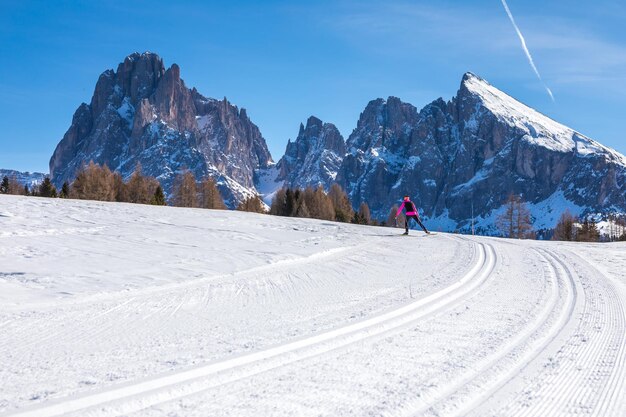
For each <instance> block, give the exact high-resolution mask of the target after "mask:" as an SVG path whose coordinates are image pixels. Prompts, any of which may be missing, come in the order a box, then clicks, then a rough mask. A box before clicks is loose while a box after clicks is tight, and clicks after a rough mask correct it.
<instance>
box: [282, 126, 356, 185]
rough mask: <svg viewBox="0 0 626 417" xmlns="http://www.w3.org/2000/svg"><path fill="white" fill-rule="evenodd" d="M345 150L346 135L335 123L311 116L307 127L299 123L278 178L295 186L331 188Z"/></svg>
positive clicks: (288, 146) (283, 159) (289, 143)
mask: <svg viewBox="0 0 626 417" xmlns="http://www.w3.org/2000/svg"><path fill="white" fill-rule="evenodd" d="M345 153H346V146H345V142H344V139H343V137H342V136H341V133H339V130H338V129H337V128H336V127H335V125H333V124H332V123H323V122H322V121H321V120H320V119H318V118H317V117H315V116H311V117H309V119H308V120H307V122H306V127H305V126H304V125H302V124H300V131H299V132H298V137H297V138H296V140H295V141H294V142H291V141H289V142H288V143H287V149H286V150H285V155H284V156H283V157H282V158H281V160H280V161H279V162H278V164H277V169H278V170H279V174H278V180H281V181H284V182H285V184H286V185H288V186H290V187H296V188H305V187H307V186H313V187H316V186H318V185H322V186H324V187H326V188H328V186H329V184H331V183H332V182H333V181H335V180H336V177H337V172H338V171H339V168H340V166H341V162H342V159H343V156H344V155H345Z"/></svg>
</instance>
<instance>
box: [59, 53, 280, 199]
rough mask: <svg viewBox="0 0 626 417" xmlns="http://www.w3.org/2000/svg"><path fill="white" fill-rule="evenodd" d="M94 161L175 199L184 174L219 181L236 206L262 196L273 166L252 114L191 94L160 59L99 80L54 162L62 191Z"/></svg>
mask: <svg viewBox="0 0 626 417" xmlns="http://www.w3.org/2000/svg"><path fill="white" fill-rule="evenodd" d="M90 160H93V161H94V162H96V163H99V164H106V165H107V166H109V168H111V169H113V170H117V171H119V172H121V173H122V175H123V176H126V177H127V176H129V175H130V174H131V173H132V172H133V171H134V169H135V167H136V166H137V163H141V165H142V169H143V172H144V174H147V175H151V176H154V177H156V178H157V179H159V180H160V181H161V183H162V184H163V186H164V189H165V190H166V192H168V193H169V192H171V188H172V183H173V179H174V177H175V176H176V174H177V172H179V171H180V170H181V169H190V170H191V171H192V172H193V173H194V174H195V176H196V178H197V179H198V180H199V179H201V178H203V177H205V176H207V175H211V176H213V177H215V179H216V180H217V181H218V185H219V186H220V191H221V192H222V194H223V196H224V197H225V199H226V200H227V203H229V204H230V205H231V206H233V205H235V204H236V203H237V202H238V201H241V200H242V199H243V198H245V197H247V196H249V195H251V194H253V193H255V192H256V191H255V189H254V172H255V170H256V169H260V168H266V167H267V166H268V165H269V164H270V163H271V162H272V158H271V155H270V153H269V151H268V149H267V144H266V143H265V140H264V139H263V136H262V135H261V133H260V131H259V129H258V127H257V126H256V125H254V123H252V122H251V121H250V119H249V118H248V116H247V113H246V111H245V109H241V110H239V109H238V108H237V107H236V106H233V105H232V104H230V103H229V102H228V101H227V100H226V99H224V100H215V99H211V98H206V97H204V96H202V95H201V94H200V93H198V91H196V89H195V88H194V89H188V88H187V87H186V86H185V83H184V82H183V80H182V79H181V78H180V68H179V67H178V65H176V64H173V65H172V66H171V67H170V68H169V69H167V70H166V69H165V67H164V65H163V61H162V59H161V58H160V57H159V56H158V55H156V54H153V53H150V52H146V53H143V54H139V53H134V54H132V55H130V56H128V57H126V59H125V60H124V62H122V63H121V64H119V66H118V68H117V71H113V70H107V71H105V72H104V73H102V75H100V78H99V79H98V82H97V84H96V88H95V91H94V94H93V97H92V99H91V103H90V104H85V103H83V104H81V105H80V106H79V107H78V109H77V110H76V112H75V113H74V117H73V120H72V125H71V126H70V128H69V129H68V131H67V132H66V133H65V135H64V136H63V139H62V140H61V142H60V143H59V144H58V145H57V148H56V150H55V151H54V154H53V155H52V158H51V159H50V174H51V177H52V180H53V182H54V183H55V184H56V185H57V186H58V185H60V184H62V183H63V181H65V180H69V181H71V180H73V178H74V177H75V175H76V172H77V170H78V169H79V168H80V167H81V166H82V165H83V164H85V163H88V162H89V161H90Z"/></svg>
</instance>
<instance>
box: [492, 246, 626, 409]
mask: <svg viewBox="0 0 626 417" xmlns="http://www.w3.org/2000/svg"><path fill="white" fill-rule="evenodd" d="M546 252H547V253H549V254H550V257H551V258H552V262H553V264H554V265H555V267H556V268H557V269H560V270H561V271H563V272H564V273H565V274H567V276H568V277H569V279H571V280H572V281H576V282H577V283H578V285H579V286H580V288H581V289H582V291H581V295H584V297H581V298H582V311H581V312H580V313H579V314H578V315H577V316H579V317H576V316H574V315H572V317H571V318H570V321H574V320H576V321H577V323H575V324H576V327H575V330H574V331H573V333H572V334H571V335H569V337H567V339H566V340H565V341H562V342H560V343H561V344H562V346H561V347H560V348H559V349H558V351H557V352H556V354H555V355H554V357H555V358H552V357H550V358H548V363H545V362H544V367H543V369H542V370H541V371H540V372H539V375H538V376H537V377H535V378H533V382H532V383H531V384H530V385H529V386H528V387H527V388H525V389H524V390H523V391H522V392H521V393H520V394H519V395H518V396H517V397H516V398H515V399H514V401H513V402H512V403H510V404H509V405H508V406H506V407H504V408H503V409H501V410H500V411H499V412H498V413H497V414H498V415H502V414H503V415H511V416H515V417H524V416H537V415H541V416H546V417H549V416H559V415H579V414H585V415H591V416H604V415H617V414H616V413H617V412H619V411H618V410H617V409H616V407H615V405H614V404H613V403H611V402H606V401H602V399H603V398H606V397H612V396H615V397H616V398H617V396H618V395H619V392H620V390H621V384H611V383H610V382H611V378H610V377H611V376H613V378H615V379H618V378H623V374H624V368H623V366H619V364H623V363H624V356H625V355H624V337H625V336H624V331H625V329H626V326H625V324H624V311H623V307H622V305H621V303H620V302H619V299H618V297H617V294H616V293H615V292H614V290H612V289H611V288H610V286H609V284H608V283H607V282H605V283H604V288H603V293H602V294H597V293H596V291H597V289H598V288H599V287H598V286H592V285H590V284H589V282H588V279H583V277H582V276H581V275H579V274H578V273H576V272H573V269H572V268H571V267H570V266H568V265H567V264H566V263H565V262H564V261H563V260H562V259H561V258H560V257H559V254H555V253H554V252H551V251H546ZM575 277H577V278H578V280H575ZM590 279H594V278H593V277H591V278H590ZM600 288H602V287H600ZM598 307H600V308H598ZM616 328H617V329H616ZM595 333H600V334H599V335H596V334H595ZM613 346H617V347H618V348H617V350H618V353H617V355H618V358H617V360H610V357H611V356H612V355H611V352H612V349H611V347H613ZM613 350H614V349H613ZM543 360H544V361H545V359H543ZM607 367H610V369H608V370H607V369H605V368H607ZM607 373H608V375H609V378H608V379H607V378H602V377H603V376H606V375H607ZM603 379H604V381H603ZM602 382H604V383H603V384H602ZM598 391H600V395H598ZM622 395H623V391H622ZM622 411H623V410H622ZM614 413H615V414H614Z"/></svg>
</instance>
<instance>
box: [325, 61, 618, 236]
mask: <svg viewBox="0 0 626 417" xmlns="http://www.w3.org/2000/svg"><path fill="white" fill-rule="evenodd" d="M347 148H348V153H347V154H346V156H345V157H344V160H343V163H342V166H341V168H340V170H339V174H338V176H337V181H338V182H340V183H341V184H342V185H343V186H344V187H346V189H347V190H348V192H349V194H350V196H351V198H352V200H353V204H355V205H357V204H359V203H360V202H361V201H367V202H368V204H369V205H370V208H371V209H372V212H373V214H375V215H376V216H378V217H379V218H385V217H386V215H387V214H388V211H389V207H390V206H391V205H392V204H393V203H394V202H395V201H397V200H399V199H400V198H401V197H402V195H404V194H405V193H406V194H409V195H411V196H412V197H413V198H414V199H415V201H416V202H417V203H418V206H419V207H420V208H421V210H420V211H421V212H422V213H423V214H424V215H425V217H427V218H428V219H429V220H430V222H431V226H434V227H438V228H441V229H443V230H456V229H467V228H468V227H469V224H470V219H471V217H472V212H473V213H474V216H475V217H476V218H477V222H478V225H479V226H481V227H483V228H484V229H486V230H487V231H488V230H493V222H494V217H495V214H496V213H497V211H498V209H500V207H501V206H502V204H503V202H504V200H505V199H506V198H507V196H508V195H509V194H510V193H515V194H521V195H522V196H523V198H524V200H526V201H527V202H528V203H529V204H530V208H531V212H532V213H533V216H534V218H535V227H537V228H540V227H552V226H554V223H555V222H556V220H557V219H558V217H559V216H560V214H561V213H562V211H563V210H564V208H565V207H569V208H570V210H571V211H573V212H574V214H582V213H602V212H608V211H621V212H625V211H626V158H625V157H624V156H623V155H621V154H619V153H617V152H615V151H613V150H611V149H609V148H606V147H604V146H602V145H600V144H599V143H597V142H595V141H593V140H591V139H589V138H587V137H585V136H584V135H582V134H580V133H578V132H575V131H574V130H572V129H570V128H568V127H566V126H563V125H561V124H559V123H557V122H555V121H553V120H551V119H549V118H548V117H546V116H544V115H542V114H540V113H538V112H537V111H535V110H533V109H531V108H529V107H527V106H525V105H524V104H522V103H520V102H518V101H516V100H515V99H513V98H511V97H510V96H508V95H506V94H505V93H503V92H502V91H500V90H498V89H496V88H495V87H493V86H491V85H490V84H489V83H487V82H486V81H485V80H483V79H481V78H480V77H478V76H476V75H474V74H471V73H467V74H465V76H464V77H463V80H462V82H461V87H460V89H459V91H458V93H457V95H456V97H454V98H453V99H452V100H451V101H449V102H445V101H443V100H442V99H438V100H436V101H434V102H432V103H431V104H429V105H427V106H426V107H424V108H423V109H422V110H421V111H420V112H419V113H418V112H417V111H416V109H415V108H414V107H413V106H411V105H410V104H406V103H402V102H401V101H400V100H399V99H397V98H395V97H390V98H389V99H388V100H387V101H384V100H381V99H378V100H374V101H372V102H370V103H369V104H368V106H367V107H366V109H365V110H364V112H363V113H362V114H361V117H360V120H359V122H358V125H357V128H356V129H355V130H354V132H353V133H352V134H351V135H350V137H349V138H348V141H347Z"/></svg>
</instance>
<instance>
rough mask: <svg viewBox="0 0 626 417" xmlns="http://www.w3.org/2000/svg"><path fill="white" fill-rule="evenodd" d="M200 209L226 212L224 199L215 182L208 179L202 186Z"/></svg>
mask: <svg viewBox="0 0 626 417" xmlns="http://www.w3.org/2000/svg"><path fill="white" fill-rule="evenodd" d="M200 198H201V202H200V207H202V208H206V209H216V210H226V205H225V204H224V199H223V198H222V196H221V194H220V191H219V189H218V188H217V184H216V183H215V180H214V179H213V178H211V177H206V178H205V179H204V180H203V181H202V184H201V185H200Z"/></svg>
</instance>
